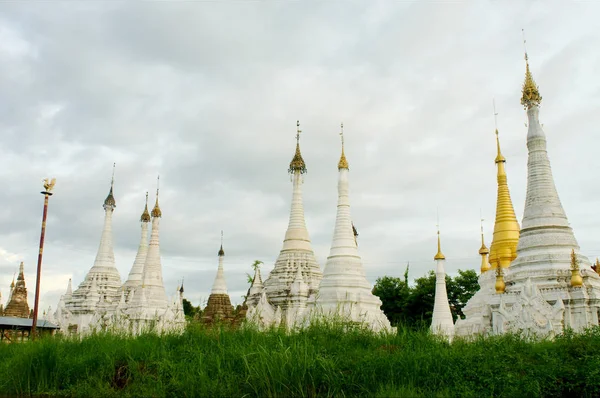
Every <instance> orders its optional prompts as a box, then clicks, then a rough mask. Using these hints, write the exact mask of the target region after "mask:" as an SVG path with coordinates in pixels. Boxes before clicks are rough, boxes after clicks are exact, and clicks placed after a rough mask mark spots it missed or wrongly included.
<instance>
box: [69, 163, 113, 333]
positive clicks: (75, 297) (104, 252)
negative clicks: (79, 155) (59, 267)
mask: <svg viewBox="0 0 600 398" xmlns="http://www.w3.org/2000/svg"><path fill="white" fill-rule="evenodd" d="M114 181H115V179H114V166H113V178H112V180H111V183H110V191H109V192H108V196H107V197H106V199H105V200H104V204H103V208H104V227H103V229H102V235H101V237H100V246H99V247H98V253H97V254H96V260H95V261H94V265H93V266H92V268H91V269H90V270H89V271H88V273H87V275H86V276H85V278H84V280H83V281H82V282H81V283H80V284H79V287H78V288H77V289H76V290H75V291H74V292H72V293H71V294H68V296H70V298H68V300H67V297H65V298H64V300H63V301H64V308H62V309H61V312H63V313H65V314H66V313H67V312H68V314H69V324H70V325H72V328H74V329H76V330H77V331H78V332H86V331H87V330H89V327H90V323H92V322H93V320H94V318H95V317H96V313H97V312H99V311H104V310H105V309H106V308H107V307H110V305H111V304H113V303H114V304H117V303H118V302H119V299H120V292H119V288H120V287H121V275H120V274H119V271H118V270H117V267H116V266H115V255H114V251H113V234H112V216H113V212H114V210H115V208H116V207H117V205H116V201H115V197H114V195H113V188H114ZM69 288H70V284H69ZM99 298H102V302H101V303H100V301H99ZM65 310H66V311H65ZM57 320H59V321H60V319H57Z"/></svg>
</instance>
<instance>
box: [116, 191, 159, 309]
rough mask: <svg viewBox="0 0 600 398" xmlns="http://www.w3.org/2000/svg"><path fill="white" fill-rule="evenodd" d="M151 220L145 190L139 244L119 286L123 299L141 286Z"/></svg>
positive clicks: (127, 298) (126, 298) (127, 297)
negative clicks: (131, 264) (122, 282)
mask: <svg viewBox="0 0 600 398" xmlns="http://www.w3.org/2000/svg"><path fill="white" fill-rule="evenodd" d="M151 221H152V219H151V218H150V213H149V212H148V192H146V206H145V207H144V211H143V212H142V215H141V216H140V224H141V229H142V236H141V238H140V244H139V246H138V251H137V254H136V255H135V260H134V261H133V266H132V267H131V271H129V276H128V277H127V280H126V281H125V283H124V284H123V286H122V288H121V290H122V291H123V294H124V296H125V300H129V297H130V295H131V292H133V291H134V290H135V289H137V288H139V287H141V286H142V282H143V277H144V264H145V263H146V257H147V255H148V224H150V222H151Z"/></svg>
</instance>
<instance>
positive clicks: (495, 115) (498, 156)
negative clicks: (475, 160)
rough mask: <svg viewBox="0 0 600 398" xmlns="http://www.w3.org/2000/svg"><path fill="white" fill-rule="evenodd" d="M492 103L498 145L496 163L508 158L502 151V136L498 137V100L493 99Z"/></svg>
mask: <svg viewBox="0 0 600 398" xmlns="http://www.w3.org/2000/svg"><path fill="white" fill-rule="evenodd" d="M492 105H493V107H494V126H495V127H496V147H497V149H498V154H497V155H496V160H495V163H500V162H506V158H505V157H504V156H503V155H502V152H501V151H500V138H499V137H498V112H496V100H495V99H493V100H492Z"/></svg>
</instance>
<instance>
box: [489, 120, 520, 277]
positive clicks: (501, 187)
mask: <svg viewBox="0 0 600 398" xmlns="http://www.w3.org/2000/svg"><path fill="white" fill-rule="evenodd" d="M494 113H495V111H494ZM496 146H497V149H498V154H497V156H496V159H495V163H496V165H497V166H498V175H497V181H498V196H497V199H496V222H495V223H494V235H493V238H492V245H491V247H490V257H489V262H490V269H496V268H497V267H498V266H501V267H502V268H508V267H509V266H510V263H511V261H513V260H514V259H515V258H516V257H517V244H518V243H519V230H520V228H519V222H518V221H517V216H516V215H515V209H514V207H513V203H512V200H511V198H510V191H509V189H508V179H507V177H506V168H505V164H506V158H505V157H504V156H503V155H502V152H501V151H500V138H499V137H498V128H496ZM482 238H483V236H482Z"/></svg>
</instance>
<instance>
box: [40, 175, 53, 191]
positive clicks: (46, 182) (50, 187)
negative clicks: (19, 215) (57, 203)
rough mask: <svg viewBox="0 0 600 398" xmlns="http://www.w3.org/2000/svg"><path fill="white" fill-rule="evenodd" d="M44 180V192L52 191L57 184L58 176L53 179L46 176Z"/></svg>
mask: <svg viewBox="0 0 600 398" xmlns="http://www.w3.org/2000/svg"><path fill="white" fill-rule="evenodd" d="M42 181H43V183H44V192H48V193H51V192H52V190H53V189H54V184H56V178H53V179H52V180H50V179H49V178H44V179H43V180H42Z"/></svg>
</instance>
